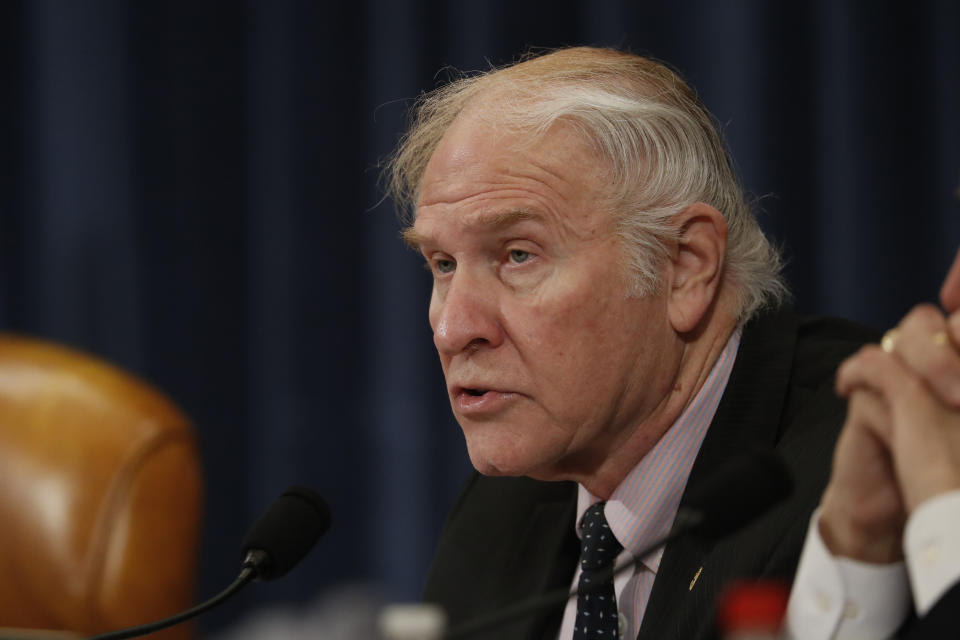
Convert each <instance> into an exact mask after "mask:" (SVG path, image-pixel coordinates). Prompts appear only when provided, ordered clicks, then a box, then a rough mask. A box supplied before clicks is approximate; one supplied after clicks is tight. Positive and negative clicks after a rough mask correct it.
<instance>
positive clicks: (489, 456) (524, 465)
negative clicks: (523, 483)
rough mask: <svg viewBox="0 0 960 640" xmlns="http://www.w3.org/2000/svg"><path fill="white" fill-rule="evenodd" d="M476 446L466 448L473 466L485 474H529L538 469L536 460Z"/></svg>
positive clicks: (515, 453)
mask: <svg viewBox="0 0 960 640" xmlns="http://www.w3.org/2000/svg"><path fill="white" fill-rule="evenodd" d="M476 449H477V448H476V447H474V448H471V447H468V448H467V453H468V454H469V456H470V462H471V463H472V464H473V468H474V469H476V470H477V472H478V473H481V474H483V475H485V476H529V475H531V474H533V473H534V472H535V469H539V468H540V466H541V465H539V464H537V461H534V460H530V459H529V458H525V457H524V456H522V455H517V452H516V451H512V452H510V453H512V454H513V455H505V454H504V451H502V450H498V451H484V450H481V451H477V450H476Z"/></svg>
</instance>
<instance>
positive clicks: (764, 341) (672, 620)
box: [637, 313, 797, 640]
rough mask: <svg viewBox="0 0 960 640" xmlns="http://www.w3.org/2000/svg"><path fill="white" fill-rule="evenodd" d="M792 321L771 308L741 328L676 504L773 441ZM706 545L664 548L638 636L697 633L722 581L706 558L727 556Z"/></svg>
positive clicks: (648, 639) (650, 639)
mask: <svg viewBox="0 0 960 640" xmlns="http://www.w3.org/2000/svg"><path fill="white" fill-rule="evenodd" d="M796 326H797V324H796V319H795V317H794V316H793V315H792V314H789V313H775V314H773V315H770V316H766V317H764V318H762V319H759V320H757V321H753V322H751V323H749V324H748V325H747V327H746V328H745V329H744V333H743V338H742V340H741V343H740V349H739V351H738V353H737V360H736V363H735V365H734V368H733V371H732V372H731V374H730V380H729V382H728V383H727V388H726V389H725V391H724V394H723V398H722V399H721V401H720V404H719V406H718V407H717V413H716V415H715V416H714V419H713V421H712V422H711V425H710V429H709V430H708V431H707V435H706V437H705V438H704V441H703V446H702V447H701V448H700V451H699V453H698V454H697V459H696V461H695V462H694V465H693V468H692V470H691V472H690V478H689V480H688V482H687V487H686V489H685V490H684V494H683V497H682V498H681V500H680V505H681V506H684V505H685V504H687V500H688V496H689V495H690V494H691V493H692V492H694V491H697V490H698V489H699V488H700V487H701V486H703V485H705V484H706V483H709V482H710V480H711V477H712V476H713V474H714V473H715V472H716V470H717V468H718V467H719V466H721V465H722V464H723V463H724V462H725V461H726V460H728V459H730V458H731V457H734V456H736V455H737V454H739V453H741V452H743V451H745V450H747V449H749V448H755V447H756V446H757V445H764V444H768V445H770V446H771V447H772V446H773V444H774V443H775V442H776V440H777V437H778V425H779V424H780V419H781V413H782V409H783V404H784V399H785V397H786V394H787V387H788V384H789V381H790V371H791V363H792V360H793V353H794V348H795V343H796ZM714 547H715V543H714V542H712V541H706V540H701V539H698V538H694V537H686V538H681V539H679V540H677V541H676V542H673V543H671V544H670V545H669V546H668V547H667V548H666V550H665V551H664V554H663V558H662V560H661V562H660V567H659V570H658V572H657V578H656V580H655V581H654V585H653V591H652V593H651V594H650V599H649V601H648V603H647V608H646V611H645V613H644V617H643V623H642V624H641V628H640V632H639V634H638V636H637V637H638V640H662V639H666V638H683V639H684V640H687V639H689V638H694V637H697V636H695V635H694V634H695V630H696V629H698V628H700V627H701V626H702V624H703V618H704V617H705V616H712V615H713V602H714V600H715V598H716V596H717V592H718V591H719V590H720V589H721V588H722V587H723V584H722V581H721V580H715V579H714V576H715V575H721V574H722V573H724V572H722V571H715V568H716V567H715V566H714V565H716V564H720V565H724V564H727V558H716V559H714V558H711V551H713V549H714ZM714 560H715V562H712V561H714ZM698 572H699V575H698ZM726 575H727V576H729V573H727V574H726ZM695 576H696V579H695Z"/></svg>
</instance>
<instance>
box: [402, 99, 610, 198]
mask: <svg viewBox="0 0 960 640" xmlns="http://www.w3.org/2000/svg"><path fill="white" fill-rule="evenodd" d="M501 106H502V105H501V103H499V102H497V101H493V100H484V101H482V102H477V103H472V104H471V105H470V106H469V108H467V109H464V110H463V111H461V113H460V114H459V115H458V116H457V118H456V119H455V120H454V122H453V123H452V124H451V125H450V126H449V127H448V128H447V130H446V131H445V133H444V135H443V137H442V138H441V140H440V142H439V143H438V144H437V146H436V147H435V148H434V150H433V153H432V155H431V156H430V159H429V161H428V162H427V165H426V169H425V170H424V173H423V176H422V178H421V181H420V189H419V192H418V198H417V200H418V202H417V206H418V207H420V206H423V205H424V204H432V203H435V202H436V201H438V200H440V201H443V200H445V199H456V194H445V193H443V192H444V191H445V190H449V188H450V187H451V186H452V185H457V186H458V187H460V188H461V190H462V189H463V188H466V187H467V186H468V185H471V184H473V185H476V186H477V188H483V187H484V186H492V185H494V184H497V183H510V182H516V183H517V184H518V185H520V184H522V183H523V182H524V181H525V180H529V181H537V182H541V183H543V184H544V185H545V186H547V187H548V188H550V189H552V190H554V191H556V192H557V194H558V195H560V196H561V197H565V198H573V197H574V196H575V195H577V192H581V191H583V190H584V189H589V190H591V191H592V190H593V187H594V186H595V185H600V184H604V183H606V182H607V181H608V176H609V171H608V169H607V166H608V163H607V162H606V161H604V159H603V158H601V157H600V154H599V153H598V152H597V150H596V145H593V144H592V143H591V141H590V140H589V139H588V138H587V137H586V136H585V134H584V133H583V131H582V130H581V129H580V128H578V127H577V126H575V125H574V124H573V123H571V122H569V121H565V120H559V121H557V122H555V123H553V125H552V126H549V127H547V128H545V129H544V130H542V131H540V130H532V129H530V128H524V127H521V126H518V125H516V124H515V123H512V122H511V121H510V119H509V118H504V117H499V116H498V115H497V113H498V109H499V108H500V107H501ZM501 112H502V111H501ZM461 195H465V194H461Z"/></svg>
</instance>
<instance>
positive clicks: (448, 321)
mask: <svg viewBox="0 0 960 640" xmlns="http://www.w3.org/2000/svg"><path fill="white" fill-rule="evenodd" d="M430 325H431V327H432V328H433V342H434V344H435V345H436V346H437V351H438V352H440V353H441V354H443V355H451V356H452V355H456V354H458V353H461V352H463V351H465V350H468V349H477V348H479V347H483V346H489V347H497V346H499V345H500V343H501V342H502V341H503V331H502V328H501V326H500V322H499V306H498V304H497V299H496V294H495V293H494V292H493V291H491V290H490V287H489V286H487V285H486V284H484V283H482V282H480V281H479V280H478V279H476V278H471V277H470V276H468V275H467V274H466V273H465V272H458V273H457V274H456V275H454V277H453V280H452V281H451V282H450V284H449V286H448V287H447V288H446V291H444V292H443V294H442V295H440V294H438V293H437V292H434V298H433V300H432V301H431V310H430Z"/></svg>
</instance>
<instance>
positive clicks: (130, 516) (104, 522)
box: [0, 334, 203, 640]
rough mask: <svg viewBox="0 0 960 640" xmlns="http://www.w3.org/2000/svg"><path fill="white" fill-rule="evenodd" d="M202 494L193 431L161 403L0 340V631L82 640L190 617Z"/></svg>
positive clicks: (33, 347) (178, 634)
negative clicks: (49, 632) (179, 615)
mask: <svg viewBox="0 0 960 640" xmlns="http://www.w3.org/2000/svg"><path fill="white" fill-rule="evenodd" d="M202 491H203V487H202V478H201V467H200V459H199V455H198V451H197V444H196V439H195V436H194V433H193V429H192V427H191V425H190V423H189V421H188V420H187V419H186V418H185V417H184V415H183V414H182V413H181V412H180V411H179V410H177V409H176V408H175V407H174V406H173V404H172V403H171V402H170V401H169V400H167V399H166V398H164V397H163V395H162V394H160V393H159V392H158V391H156V390H155V389H153V388H151V387H150V386H149V385H147V384H145V383H144V382H141V381H139V380H137V379H135V378H134V377H132V376H130V375H128V374H126V373H124V372H123V371H121V370H119V369H118V368H116V367H113V366H111V365H109V364H107V363H105V362H102V361H100V360H99V359H97V358H93V357H91V356H88V355H84V354H81V353H79V352H76V351H73V350H71V349H67V348H65V347H62V346H58V345H55V344H52V343H49V342H44V341H40V340H34V339H29V338H24V337H19V336H13V335H4V334H0V575H2V576H3V579H2V580H0V627H22V628H35V629H54V630H70V631H75V632H79V633H83V634H92V633H98V632H102V631H108V630H112V629H117V628H122V627H126V626H132V625H137V624H141V623H144V622H150V621H153V620H155V619H158V618H162V617H164V616H167V615H169V614H172V613H176V612H177V611H179V610H181V609H185V608H188V607H189V606H191V604H192V603H193V597H194V580H195V574H196V567H197V547H198V538H199V533H200V522H201V508H202ZM191 635H192V634H191V629H190V628H189V627H180V628H177V627H175V628H173V629H171V630H169V631H166V632H163V634H162V635H161V634H157V635H156V636H151V637H157V638H161V637H162V638H167V639H170V640H172V639H174V638H177V639H185V638H189V637H191Z"/></svg>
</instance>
